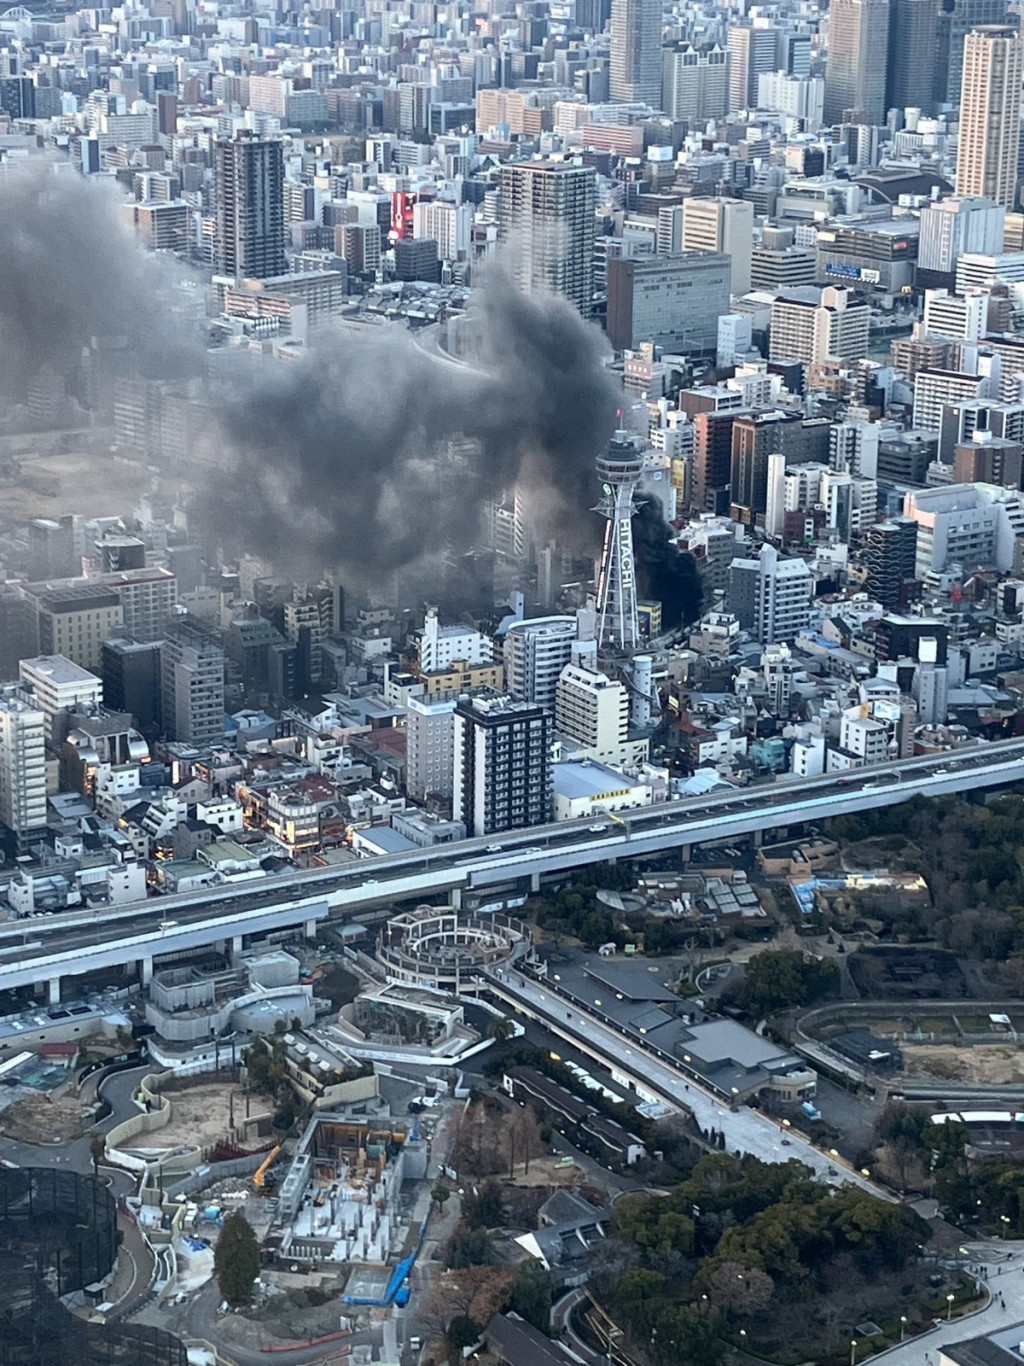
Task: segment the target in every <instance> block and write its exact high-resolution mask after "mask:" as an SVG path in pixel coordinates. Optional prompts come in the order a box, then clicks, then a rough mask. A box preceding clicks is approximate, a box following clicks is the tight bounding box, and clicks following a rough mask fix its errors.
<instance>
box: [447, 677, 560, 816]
mask: <svg viewBox="0 0 1024 1366" xmlns="http://www.w3.org/2000/svg"><path fill="white" fill-rule="evenodd" d="M551 727H552V718H551V713H550V712H549V711H547V710H546V709H545V708H544V707H538V706H534V705H533V703H531V702H516V701H514V700H513V699H512V698H511V697H509V696H507V695H506V694H502V693H480V694H478V695H477V696H476V697H473V698H465V699H463V700H462V701H460V702H458V703H457V704H456V707H455V740H454V750H455V758H454V793H453V797H452V815H453V817H454V819H455V820H457V821H462V823H463V824H464V825H465V827H466V832H467V834H468V835H470V836H474V835H477V836H479V835H492V834H496V833H497V832H499V831H501V830H517V829H521V828H522V827H523V826H527V825H543V824H544V823H545V822H546V821H547V820H548V819H549V818H550V816H549V810H550V803H551Z"/></svg>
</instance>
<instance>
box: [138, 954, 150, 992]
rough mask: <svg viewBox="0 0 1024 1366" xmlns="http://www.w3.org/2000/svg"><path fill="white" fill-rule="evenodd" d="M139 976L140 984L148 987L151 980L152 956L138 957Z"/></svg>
mask: <svg viewBox="0 0 1024 1366" xmlns="http://www.w3.org/2000/svg"><path fill="white" fill-rule="evenodd" d="M139 978H140V980H141V982H142V985H143V986H144V987H148V986H149V984H150V982H152V980H153V959H152V957H149V958H140V959H139Z"/></svg>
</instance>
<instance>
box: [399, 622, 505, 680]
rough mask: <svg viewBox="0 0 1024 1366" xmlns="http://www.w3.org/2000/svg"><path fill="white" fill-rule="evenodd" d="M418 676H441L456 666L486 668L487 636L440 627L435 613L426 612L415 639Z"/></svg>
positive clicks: (491, 654)
mask: <svg viewBox="0 0 1024 1366" xmlns="http://www.w3.org/2000/svg"><path fill="white" fill-rule="evenodd" d="M417 640H418V651H419V666H420V671H421V672H422V673H425V674H427V673H441V672H444V671H446V670H449V669H451V668H452V666H453V665H454V664H456V663H463V664H487V663H489V662H490V661H491V660H492V659H493V657H494V647H493V645H492V644H491V641H490V638H489V637H488V636H485V635H482V634H481V633H480V632H479V631H474V630H473V629H471V628H469V627H466V626H442V625H441V621H440V618H439V617H438V615H437V612H436V611H435V610H434V609H433V608H431V610H430V611H428V612H427V615H426V619H425V621H424V625H423V630H422V631H421V632H420V633H419V636H418V637H417Z"/></svg>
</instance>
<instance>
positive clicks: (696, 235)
mask: <svg viewBox="0 0 1024 1366" xmlns="http://www.w3.org/2000/svg"><path fill="white" fill-rule="evenodd" d="M683 246H684V248H685V249H686V250H687V251H723V252H725V254H726V255H727V256H728V257H729V288H730V290H731V291H732V293H733V294H746V293H747V292H748V290H749V289H750V264H751V256H752V252H753V249H754V206H753V205H752V204H751V203H750V201H749V200H746V199H702V198H700V197H699V196H697V195H694V196H692V197H690V198H688V199H686V200H684V201H683ZM723 311H724V310H723Z"/></svg>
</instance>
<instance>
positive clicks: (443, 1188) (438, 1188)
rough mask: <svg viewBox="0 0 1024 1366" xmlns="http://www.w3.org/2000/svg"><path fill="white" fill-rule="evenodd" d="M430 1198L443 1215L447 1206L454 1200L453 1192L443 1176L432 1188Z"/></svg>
mask: <svg viewBox="0 0 1024 1366" xmlns="http://www.w3.org/2000/svg"><path fill="white" fill-rule="evenodd" d="M430 1198H431V1200H432V1201H433V1202H434V1204H435V1205H436V1206H437V1208H438V1209H439V1210H440V1211H441V1213H442V1214H443V1213H444V1207H445V1205H447V1203H448V1201H449V1200H450V1199H451V1198H452V1193H451V1190H450V1189H449V1186H448V1183H447V1182H446V1181H445V1179H444V1177H443V1176H439V1177H438V1179H437V1180H436V1181H435V1182H434V1184H433V1186H432V1187H431V1188H430Z"/></svg>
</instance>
